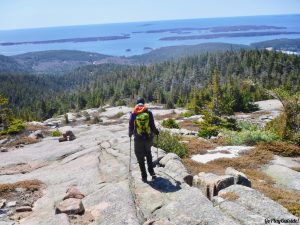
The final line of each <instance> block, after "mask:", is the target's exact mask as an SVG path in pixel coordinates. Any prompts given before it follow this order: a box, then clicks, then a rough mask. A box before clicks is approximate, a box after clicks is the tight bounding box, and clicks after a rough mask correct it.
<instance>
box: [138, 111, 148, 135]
mask: <svg viewBox="0 0 300 225" xmlns="http://www.w3.org/2000/svg"><path fill="white" fill-rule="evenodd" d="M149 124H150V123H149V113H147V112H143V113H140V114H137V115H136V118H135V130H136V132H137V134H138V135H143V134H146V135H148V136H149V135H150V134H151V129H150V125H149Z"/></svg>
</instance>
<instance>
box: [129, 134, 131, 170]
mask: <svg viewBox="0 0 300 225" xmlns="http://www.w3.org/2000/svg"><path fill="white" fill-rule="evenodd" d="M130 172H131V137H130V152H129V173H130Z"/></svg>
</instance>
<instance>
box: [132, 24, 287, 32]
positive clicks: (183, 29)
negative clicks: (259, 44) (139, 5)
mask: <svg viewBox="0 0 300 225" xmlns="http://www.w3.org/2000/svg"><path fill="white" fill-rule="evenodd" d="M282 29H286V27H277V26H267V25H240V26H218V27H202V28H199V27H198V28H196V27H194V28H192V27H181V28H171V29H159V30H148V31H135V32H133V33H167V32H169V33H178V34H181V33H187V32H189V31H204V30H205V31H210V32H214V33H218V32H235V31H249V30H282Z"/></svg>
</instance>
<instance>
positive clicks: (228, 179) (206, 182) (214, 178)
mask: <svg viewBox="0 0 300 225" xmlns="http://www.w3.org/2000/svg"><path fill="white" fill-rule="evenodd" d="M233 184H234V178H233V176H229V175H224V176H218V175H216V174H213V173H204V172H202V173H199V174H198V175H196V176H194V179H193V186H195V187H198V188H199V189H200V190H201V191H202V192H203V194H205V195H206V196H207V198H208V199H210V200H211V199H212V198H213V197H214V196H216V195H218V193H219V191H220V190H222V189H224V188H226V187H229V186H231V185H233Z"/></svg>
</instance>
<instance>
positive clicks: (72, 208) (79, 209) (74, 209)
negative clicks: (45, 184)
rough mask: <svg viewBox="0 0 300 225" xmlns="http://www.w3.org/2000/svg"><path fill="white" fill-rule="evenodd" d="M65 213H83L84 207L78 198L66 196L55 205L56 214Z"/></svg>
mask: <svg viewBox="0 0 300 225" xmlns="http://www.w3.org/2000/svg"><path fill="white" fill-rule="evenodd" d="M59 213H66V214H68V215H73V214H79V215H82V214H83V213H84V207H83V204H82V202H81V200H80V199H76V198H68V199H66V200H64V201H62V202H60V203H59V205H58V206H57V207H56V214H59Z"/></svg>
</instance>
